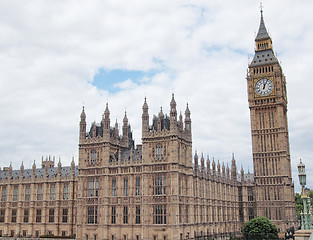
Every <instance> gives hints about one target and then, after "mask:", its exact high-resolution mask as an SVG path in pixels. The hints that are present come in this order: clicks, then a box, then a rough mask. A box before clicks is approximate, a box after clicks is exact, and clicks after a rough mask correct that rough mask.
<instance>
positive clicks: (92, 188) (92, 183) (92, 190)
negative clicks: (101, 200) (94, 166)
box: [88, 178, 98, 197]
mask: <svg viewBox="0 0 313 240" xmlns="http://www.w3.org/2000/svg"><path fill="white" fill-rule="evenodd" d="M88 197H98V179H97V178H90V179H89V184H88Z"/></svg>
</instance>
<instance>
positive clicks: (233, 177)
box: [231, 153, 237, 181]
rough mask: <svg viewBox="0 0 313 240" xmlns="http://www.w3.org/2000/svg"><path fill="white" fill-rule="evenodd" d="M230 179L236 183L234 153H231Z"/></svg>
mask: <svg viewBox="0 0 313 240" xmlns="http://www.w3.org/2000/svg"><path fill="white" fill-rule="evenodd" d="M231 179H232V180H233V181H237V167H236V160H235V154H234V153H233V156H232V160H231Z"/></svg>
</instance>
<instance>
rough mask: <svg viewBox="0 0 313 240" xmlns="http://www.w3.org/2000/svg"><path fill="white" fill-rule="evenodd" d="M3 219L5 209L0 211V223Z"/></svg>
mask: <svg viewBox="0 0 313 240" xmlns="http://www.w3.org/2000/svg"><path fill="white" fill-rule="evenodd" d="M4 218H5V209H1V210H0V222H2V223H3V222H4Z"/></svg>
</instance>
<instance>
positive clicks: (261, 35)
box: [255, 9, 270, 41]
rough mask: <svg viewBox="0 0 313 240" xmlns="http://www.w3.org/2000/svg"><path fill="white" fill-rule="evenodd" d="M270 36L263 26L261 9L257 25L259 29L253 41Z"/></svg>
mask: <svg viewBox="0 0 313 240" xmlns="http://www.w3.org/2000/svg"><path fill="white" fill-rule="evenodd" d="M267 38H270V36H269V35H268V32H267V30H266V27H265V23H264V19H263V10H262V9H261V21H260V26H259V31H258V34H257V35H256V38H255V41H260V40H263V39H267Z"/></svg>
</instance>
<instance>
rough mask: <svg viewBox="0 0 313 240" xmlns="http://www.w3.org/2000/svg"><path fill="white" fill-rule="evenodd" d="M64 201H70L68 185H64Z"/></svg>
mask: <svg viewBox="0 0 313 240" xmlns="http://www.w3.org/2000/svg"><path fill="white" fill-rule="evenodd" d="M63 200H68V184H64V187H63Z"/></svg>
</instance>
